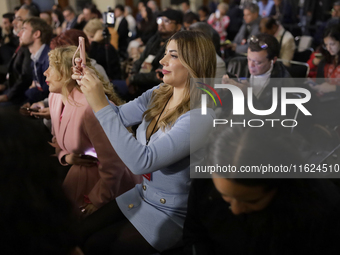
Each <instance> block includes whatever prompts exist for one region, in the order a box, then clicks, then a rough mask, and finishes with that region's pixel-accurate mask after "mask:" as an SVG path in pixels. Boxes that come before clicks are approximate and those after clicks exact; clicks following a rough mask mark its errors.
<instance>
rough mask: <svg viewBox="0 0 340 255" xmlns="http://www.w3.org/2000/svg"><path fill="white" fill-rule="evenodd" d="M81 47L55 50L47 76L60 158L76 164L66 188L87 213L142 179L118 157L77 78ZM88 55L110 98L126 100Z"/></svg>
mask: <svg viewBox="0 0 340 255" xmlns="http://www.w3.org/2000/svg"><path fill="white" fill-rule="evenodd" d="M76 49H77V47H75V46H69V47H60V48H56V49H54V50H52V51H51V52H50V53H49V61H50V66H49V68H48V69H47V70H46V71H45V73H44V75H45V76H46V82H47V84H48V85H49V90H50V92H51V93H50V96H49V106H50V114H51V120H52V134H53V135H54V137H53V142H54V146H55V147H56V152H57V156H58V158H59V161H60V163H61V164H62V165H72V167H71V168H70V170H69V172H68V174H67V176H66V178H65V180H64V183H63V187H64V189H65V192H66V194H67V195H68V196H69V198H70V199H71V201H72V202H73V204H74V206H76V207H77V208H80V210H79V209H78V210H79V212H81V213H82V214H83V215H84V216H87V215H89V214H91V213H92V212H93V211H95V210H97V209H98V208H100V207H101V206H103V205H104V204H106V203H107V202H109V201H111V200H112V199H114V198H115V197H117V196H118V195H120V194H122V193H124V192H125V191H126V190H128V189H130V188H132V187H133V186H134V185H135V183H137V182H138V181H139V177H137V176H134V175H133V174H132V173H131V172H130V171H129V170H128V168H127V167H126V166H125V164H124V163H123V162H122V161H121V159H120V158H119V157H118V155H117V154H116V152H115V150H114V149H113V148H112V146H111V144H110V142H109V140H108V139H107V137H106V135H105V133H104V130H103V129H102V127H101V126H100V124H99V122H98V121H97V119H96V117H95V116H94V114H93V112H92V109H91V107H90V106H89V104H88V103H87V101H86V99H85V96H84V94H83V93H82V92H81V90H80V88H79V85H78V84H77V82H76V81H74V80H72V78H71V75H72V57H73V55H74V54H75V52H76ZM84 54H85V53H84ZM76 56H78V57H79V53H78V54H77V55H76ZM85 59H86V65H87V67H88V69H89V70H92V71H93V72H94V73H95V74H96V75H97V76H98V79H99V80H100V81H101V82H102V88H103V90H104V91H105V94H106V95H107V96H108V98H109V99H110V100H111V101H112V102H113V103H114V104H116V105H119V104H121V100H120V99H119V98H118V97H117V95H116V94H114V92H113V90H112V87H111V86H110V84H109V83H108V82H106V81H104V79H103V77H102V76H101V75H100V74H99V73H98V72H97V71H96V70H95V68H94V67H92V65H91V62H90V59H89V58H87V57H86V58H85Z"/></svg>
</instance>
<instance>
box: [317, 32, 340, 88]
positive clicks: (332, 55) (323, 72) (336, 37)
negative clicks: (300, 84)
mask: <svg viewBox="0 0 340 255" xmlns="http://www.w3.org/2000/svg"><path fill="white" fill-rule="evenodd" d="M323 41H324V44H323V47H324V49H325V51H323V54H324V59H323V60H321V62H320V63H319V65H318V71H317V78H328V79H329V81H328V82H327V81H326V82H325V83H323V84H321V85H316V86H313V87H312V88H313V89H315V90H316V91H318V92H319V93H329V92H338V91H339V92H340V25H333V26H331V27H329V28H328V29H326V31H325V32H324V36H323Z"/></svg>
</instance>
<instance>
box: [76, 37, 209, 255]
mask: <svg viewBox="0 0 340 255" xmlns="http://www.w3.org/2000/svg"><path fill="white" fill-rule="evenodd" d="M160 63H161V64H162V66H163V70H162V72H163V74H164V77H163V81H164V83H163V84H160V85H159V86H156V87H154V88H153V89H150V90H148V91H146V92H145V93H144V94H143V95H142V96H140V97H139V98H137V99H135V100H134V101H131V102H129V103H127V104H125V105H123V106H120V107H117V106H115V105H113V104H110V103H109V101H108V100H107V98H106V97H105V94H104V92H103V91H102V85H101V84H100V81H99V80H98V79H97V77H96V75H95V74H94V73H93V72H92V71H91V70H90V69H87V68H86V67H85V66H83V67H79V66H78V68H76V70H75V73H74V75H73V76H72V77H73V79H78V80H80V82H81V90H82V91H83V93H84V94H85V96H86V99H87V101H88V102H89V104H90V106H91V107H92V109H93V111H94V112H95V115H96V117H97V119H98V120H99V122H100V124H101V126H102V127H103V129H104V131H105V133H106V135H107V137H108V138H109V140H110V142H111V144H112V146H113V147H114V149H115V151H116V152H117V154H118V155H119V157H120V158H121V159H122V160H123V162H124V163H125V164H126V165H127V166H128V167H129V169H130V170H131V171H132V172H133V173H134V174H137V175H138V174H141V175H143V177H144V178H143V183H142V184H138V185H136V186H135V188H133V189H131V190H129V191H127V192H126V193H124V194H122V195H121V196H119V197H118V198H117V199H116V200H115V201H112V203H109V204H108V205H107V206H104V207H103V208H101V209H100V210H98V211H97V212H96V213H94V214H93V215H91V216H89V217H88V218H87V219H86V220H85V221H84V222H83V223H82V225H81V227H80V232H81V235H82V237H83V241H84V246H83V249H84V252H85V254H150V253H155V252H162V251H164V250H167V249H171V248H173V247H177V246H179V245H181V239H182V230H183V224H184V219H185V217H186V212H187V200H188V194H189V189H190V184H191V179H190V168H189V166H190V153H193V152H197V151H199V150H200V149H201V147H202V145H201V144H202V143H201V142H202V140H204V137H206V136H207V134H208V133H209V132H210V130H211V129H212V127H213V125H212V120H213V117H214V113H213V110H212V109H210V108H208V111H207V114H206V115H202V114H201V108H200V107H201V105H200V98H201V90H200V89H198V88H197V87H198V86H199V85H198V84H196V83H192V84H190V79H191V78H202V79H203V82H204V81H205V78H213V77H214V76H215V68H216V53H215V48H214V45H213V43H212V41H211V39H210V38H208V37H207V36H205V35H204V34H203V33H201V32H197V31H181V32H178V33H176V34H175V35H174V36H173V37H171V38H170V39H169V42H168V44H167V47H166V50H165V55H164V58H163V59H162V60H161V61H160ZM136 124H140V125H139V127H138V129H137V136H136V138H135V137H133V135H132V134H131V133H129V132H128V131H127V130H126V128H125V127H128V126H132V125H136ZM190 141H191V142H190ZM202 158H203V155H202V154H201V157H200V156H196V153H195V158H191V161H192V162H193V161H196V162H197V161H199V160H202Z"/></svg>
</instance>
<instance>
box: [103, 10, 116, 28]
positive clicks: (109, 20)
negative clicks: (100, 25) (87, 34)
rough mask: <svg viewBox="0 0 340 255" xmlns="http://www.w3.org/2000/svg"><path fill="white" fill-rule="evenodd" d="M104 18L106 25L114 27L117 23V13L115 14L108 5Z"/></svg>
mask: <svg viewBox="0 0 340 255" xmlns="http://www.w3.org/2000/svg"><path fill="white" fill-rule="evenodd" d="M103 20H104V24H105V26H108V27H114V25H115V14H114V12H113V10H112V9H111V7H108V8H107V12H104V13H103Z"/></svg>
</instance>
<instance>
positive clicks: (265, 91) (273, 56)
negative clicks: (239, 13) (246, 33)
mask: <svg viewBox="0 0 340 255" xmlns="http://www.w3.org/2000/svg"><path fill="white" fill-rule="evenodd" d="M279 53H280V45H279V42H278V41H277V40H276V38H275V37H274V36H272V35H268V34H258V35H256V36H255V35H252V36H251V37H250V40H249V46H248V55H247V65H244V66H241V67H240V66H239V64H238V63H237V61H236V62H234V61H233V60H231V61H230V62H229V64H228V68H227V71H228V72H229V73H232V74H236V76H238V74H237V73H236V72H237V71H239V70H237V69H241V70H242V73H243V74H246V76H245V77H242V76H239V78H248V79H249V80H248V81H247V80H245V81H243V82H242V83H237V82H235V81H233V80H231V79H228V78H229V76H228V75H225V76H224V79H223V83H230V84H236V85H238V86H240V87H242V88H244V89H245V88H247V87H248V86H251V87H252V88H253V94H254V96H255V97H256V98H257V99H258V100H259V102H260V103H261V104H262V105H263V107H265V109H269V108H270V107H271V105H272V88H273V87H278V88H280V87H282V86H287V85H288V84H287V83H286V82H284V79H280V80H279V79H275V81H272V82H271V78H290V74H289V72H288V71H287V69H286V68H285V66H284V65H283V64H282V63H281V62H278V61H277V58H278V56H279ZM289 85H291V84H289Z"/></svg>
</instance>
